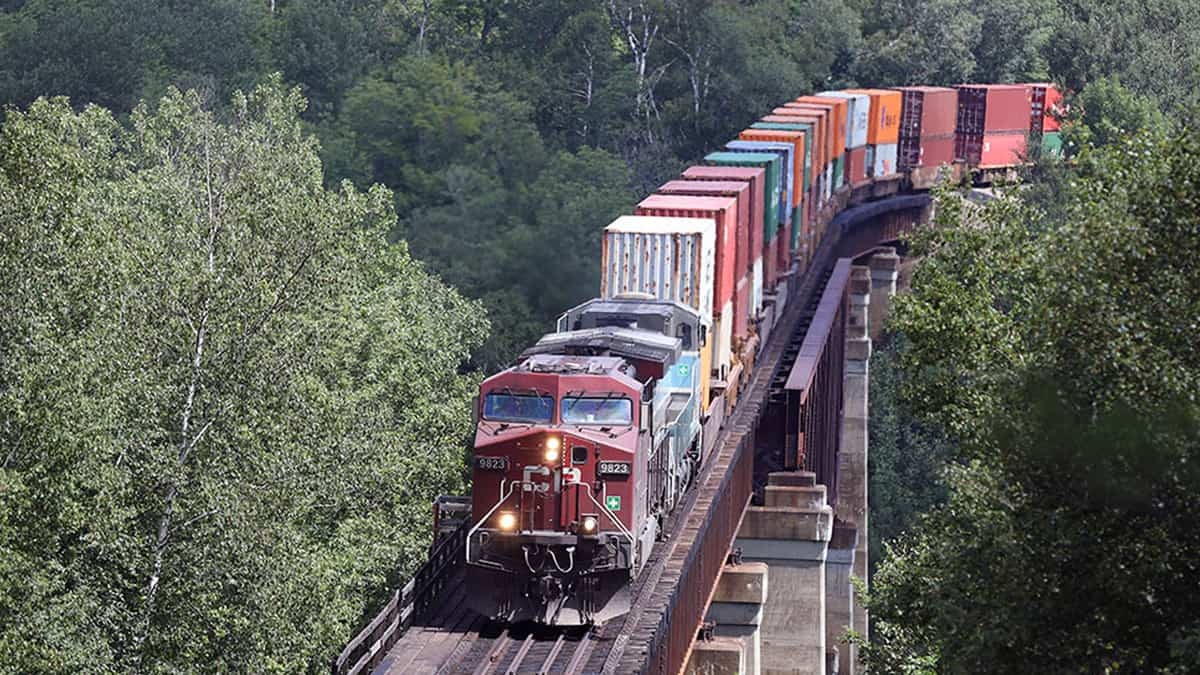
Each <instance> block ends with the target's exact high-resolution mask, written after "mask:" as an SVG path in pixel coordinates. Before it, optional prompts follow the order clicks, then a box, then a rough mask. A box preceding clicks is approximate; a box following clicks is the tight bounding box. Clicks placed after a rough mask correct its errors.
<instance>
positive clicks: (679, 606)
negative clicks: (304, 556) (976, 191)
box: [333, 176, 932, 675]
mask: <svg viewBox="0 0 1200 675" xmlns="http://www.w3.org/2000/svg"><path fill="white" fill-rule="evenodd" d="M916 180H920V177H919V176H890V177H886V178H883V179H876V180H869V181H866V182H863V183H860V184H857V185H855V186H853V187H852V188H846V189H843V190H842V191H841V192H839V193H838V194H836V195H835V196H834V198H833V199H832V201H831V202H830V203H829V204H827V206H826V208H825V209H823V210H822V211H821V212H820V213H818V214H816V216H815V218H816V223H817V227H819V228H821V229H823V230H824V236H823V237H822V240H821V241H822V244H821V247H820V249H819V250H818V251H816V252H815V253H814V255H813V257H812V259H811V261H810V263H809V264H808V265H806V266H805V271H804V272H803V273H801V272H800V271H799V269H800V267H799V265H798V264H796V263H794V264H793V266H792V269H791V270H790V272H789V273H788V274H786V275H784V276H783V277H782V280H781V282H780V283H779V284H778V286H777V287H776V288H775V289H773V292H770V293H768V294H766V296H765V297H766V302H765V303H764V305H765V308H764V313H763V318H762V321H761V323H760V324H759V327H758V328H759V329H758V336H759V339H760V348H759V349H758V352H757V356H756V358H755V361H756V363H754V364H752V367H750V368H747V369H745V371H744V372H746V373H749V374H750V375H748V376H747V379H748V380H749V381H747V382H743V383H742V384H741V385H740V389H741V394H740V399H739V402H738V405H737V407H736V408H735V409H733V410H732V412H731V413H729V414H728V415H727V414H726V412H725V406H724V403H723V401H721V400H720V399H717V400H715V401H714V404H713V406H712V411H713V412H712V414H711V415H710V417H709V419H708V420H707V422H706V424H705V433H704V438H705V439H706V443H705V445H706V447H705V451H706V452H705V457H707V460H706V462H705V464H704V466H703V468H702V471H701V474H700V477H699V479H698V481H697V487H696V488H694V489H692V490H691V491H690V493H689V495H688V497H687V499H686V501H685V503H684V505H683V507H682V508H680V509H679V510H678V511H677V512H676V513H675V514H674V515H673V516H672V519H671V521H670V522H669V524H668V526H667V532H668V533H669V537H668V538H667V539H666V540H665V541H663V542H660V544H659V545H658V546H656V547H655V548H654V551H653V553H652V554H651V558H650V560H649V561H648V563H647V564H646V566H645V568H644V569H643V571H642V573H641V574H640V575H639V577H638V578H637V579H636V580H635V582H634V592H635V598H636V600H635V602H634V608H633V610H632V611H631V612H630V613H629V614H627V615H625V616H623V617H620V618H618V619H615V620H614V621H612V622H609V623H607V624H604V625H601V626H598V627H595V628H593V629H591V630H582V629H578V630H562V629H553V630H552V629H545V628H537V627H529V626H512V627H501V626H494V625H489V624H488V623H487V622H486V621H485V620H484V619H483V618H482V617H479V616H477V615H475V614H473V613H472V612H471V611H470V610H469V609H468V608H467V607H466V604H465V602H464V598H465V593H466V591H465V584H464V583H463V569H462V567H463V563H462V560H463V553H462V549H463V542H464V540H465V532H466V530H465V528H459V529H458V530H457V531H454V532H452V533H449V534H448V535H447V536H446V537H444V538H443V539H442V541H440V543H438V544H437V546H436V547H435V549H434V551H433V552H432V554H431V556H430V558H429V560H428V561H427V562H426V563H425V564H424V565H423V566H422V567H421V569H420V570H419V571H418V573H417V574H416V576H415V577H414V578H413V579H412V580H411V581H410V582H409V583H408V584H407V585H406V586H405V587H404V588H402V589H399V590H397V591H395V592H394V593H393V595H392V597H391V600H390V602H389V603H388V604H387V605H386V606H385V607H384V608H383V610H382V611H380V613H379V614H378V615H377V616H376V617H375V619H374V620H372V621H371V622H370V623H369V624H368V625H367V626H366V627H365V628H364V629H363V630H362V632H360V633H359V635H358V636H357V637H355V638H354V640H353V641H352V642H351V643H350V644H349V645H348V646H347V647H346V648H345V649H344V650H343V652H342V653H341V654H340V655H339V656H338V657H337V658H336V659H335V660H334V663H333V672H334V673H335V675H341V674H343V673H370V672H375V673H396V674H400V673H404V674H408V673H476V674H484V673H558V672H567V673H600V674H610V673H670V674H674V673H685V672H695V673H713V674H717V673H755V674H756V673H772V674H774V673H818V674H825V673H854V672H860V671H861V669H860V668H859V666H858V664H857V654H856V651H855V648H854V646H853V645H852V644H850V643H848V642H847V641H846V634H847V631H848V630H853V631H855V632H857V633H859V634H863V635H865V634H866V632H867V616H866V612H865V611H864V610H863V608H862V607H861V605H860V603H859V600H858V598H857V597H856V593H855V591H854V590H853V587H852V582H851V578H852V577H856V578H858V579H861V580H864V581H865V580H866V578H867V560H868V556H869V554H870V552H869V551H868V550H867V540H868V537H867V528H868V520H867V514H868V508H867V458H868V438H867V418H868V407H867V406H868V397H867V391H868V386H867V377H868V368H867V364H868V359H869V357H870V353H871V340H872V338H877V337H878V336H879V334H880V331H881V330H882V325H883V320H884V318H885V316H886V314H887V311H888V306H889V301H890V297H891V296H892V295H893V294H894V293H895V289H896V281H897V274H898V268H899V260H900V258H899V256H898V255H897V253H896V249H895V248H894V246H895V244H896V243H897V242H898V240H899V238H900V236H901V235H902V234H903V233H904V232H906V231H908V230H909V229H911V228H912V226H913V225H914V224H916V223H918V222H921V221H925V220H928V219H929V217H930V215H931V211H932V204H931V200H930V197H929V195H928V193H927V192H926V191H925V189H926V188H928V184H926V185H920V184H917V185H914V181H916Z"/></svg>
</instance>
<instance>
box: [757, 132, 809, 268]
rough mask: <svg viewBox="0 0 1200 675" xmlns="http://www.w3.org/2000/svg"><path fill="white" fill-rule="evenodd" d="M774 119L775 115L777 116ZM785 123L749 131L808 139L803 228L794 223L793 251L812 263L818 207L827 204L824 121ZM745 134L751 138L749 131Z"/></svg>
mask: <svg viewBox="0 0 1200 675" xmlns="http://www.w3.org/2000/svg"><path fill="white" fill-rule="evenodd" d="M773 117H774V116H773ZM781 119H784V120H786V121H782V122H755V123H754V124H751V125H750V129H749V130H748V131H761V132H768V133H774V132H793V133H799V134H803V137H804V167H803V168H802V170H801V174H800V183H801V185H802V186H803V190H802V191H801V195H802V201H801V203H800V219H799V220H800V223H801V225H800V227H796V226H795V223H794V222H793V227H792V241H791V249H792V250H793V251H794V252H796V254H797V255H799V256H800V257H801V259H802V260H804V262H805V263H807V262H808V260H809V257H810V254H811V251H810V250H809V247H808V242H809V239H810V237H811V234H812V223H813V222H814V221H815V219H816V216H817V208H818V207H819V205H820V204H821V202H822V201H824V197H823V194H822V192H821V185H822V183H821V175H822V171H821V168H822V167H821V165H820V161H821V155H820V151H819V149H818V144H819V143H820V142H821V139H820V127H819V124H818V122H819V121H820V120H819V119H818V118H815V117H796V118H790V117H784V118H781ZM743 135H744V136H746V137H749V136H748V134H747V132H743Z"/></svg>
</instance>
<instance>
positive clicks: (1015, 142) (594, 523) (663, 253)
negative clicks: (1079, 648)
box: [465, 84, 1062, 625]
mask: <svg viewBox="0 0 1200 675" xmlns="http://www.w3.org/2000/svg"><path fill="white" fill-rule="evenodd" d="M1061 100H1062V97H1061V95H1060V94H1059V92H1058V91H1057V90H1056V89H1055V88H1054V86H1053V85H1048V84H1029V85H1025V84H1018V85H961V86H957V87H954V88H944V87H901V88H897V89H848V90H844V91H826V92H820V93H818V94H816V95H812V96H801V97H799V98H797V99H795V100H793V101H789V102H787V103H785V104H783V105H781V106H779V107H777V108H775V109H774V110H773V111H771V114H769V115H767V116H765V117H763V118H762V119H761V120H760V121H759V122H756V123H754V124H752V125H751V126H750V128H748V129H746V130H744V131H742V132H741V133H740V134H739V135H738V138H737V139H736V140H733V141H731V142H729V143H728V144H727V146H726V147H725V148H723V149H722V150H721V151H718V152H714V153H712V154H710V155H708V156H707V157H705V159H704V165H699V166H693V167H691V168H689V169H687V170H686V171H684V172H683V173H682V175H681V176H680V177H679V178H678V179H677V180H672V181H670V182H668V183H666V184H664V185H663V186H662V187H661V188H660V189H659V190H658V191H656V193H655V194H654V195H650V196H649V197H647V198H646V199H645V200H643V201H642V202H641V203H639V204H638V206H637V208H636V210H635V213H634V214H633V215H629V216H623V217H621V218H618V219H617V220H616V221H615V222H613V223H612V224H611V225H609V226H608V227H607V228H606V229H605V231H604V236H603V248H602V250H603V253H602V261H601V269H602V273H601V288H600V296H599V297H597V298H594V299H592V300H588V301H587V302H585V303H583V304H581V305H579V306H577V307H574V308H572V309H570V310H568V311H567V312H566V313H565V314H563V316H562V317H561V318H560V319H559V321H558V325H557V327H556V328H557V329H556V331H555V332H553V333H549V334H547V335H545V336H543V337H542V338H541V339H540V340H538V342H537V344H535V345H533V346H531V347H530V348H529V349H527V350H526V351H525V352H524V353H523V354H521V356H520V357H519V358H518V359H517V361H516V364H515V365H513V366H512V367H511V368H508V369H507V370H504V371H503V372H500V373H498V374H496V375H494V376H492V377H490V378H488V379H486V380H485V381H484V382H483V383H482V384H481V385H480V392H479V397H478V398H477V401H476V407H475V415H476V419H477V421H476V428H475V441H474V457H473V462H474V465H473V475H472V478H473V488H472V495H471V508H470V514H469V516H468V517H469V519H470V527H469V530H468V532H467V537H466V554H465V555H466V563H467V575H468V577H467V579H468V581H467V583H468V598H469V602H470V603H471V604H472V606H473V608H474V609H475V610H476V611H478V612H479V613H481V614H483V615H484V616H487V617H489V618H491V619H495V620H499V621H508V622H518V621H528V620H532V621H535V622H540V623H545V624H553V625H582V624H589V623H596V622H604V621H606V620H609V619H612V618H615V617H618V616H620V615H622V614H623V613H625V612H627V611H629V609H630V603H631V601H632V598H631V596H630V585H631V582H632V580H633V579H634V578H636V576H637V574H638V573H639V571H640V570H641V569H642V567H643V566H644V565H645V564H646V561H647V559H648V557H649V555H650V552H651V550H652V548H653V547H654V545H655V542H656V541H658V540H659V539H660V538H661V537H662V536H663V532H664V519H666V518H667V517H668V516H669V515H670V514H671V512H672V511H673V510H674V509H675V508H676V507H677V506H678V505H679V504H680V502H681V501H682V499H683V497H684V495H685V493H686V491H687V490H688V488H689V486H690V485H691V483H692V481H693V479H694V478H695V477H696V475H697V473H698V471H699V469H700V466H701V465H702V463H703V461H704V459H705V458H704V456H703V448H704V447H705V443H704V440H705V439H704V438H702V429H703V428H704V424H703V422H704V420H706V419H707V417H708V416H709V415H710V414H711V413H712V412H713V411H712V410H711V409H710V408H711V406H712V405H713V403H714V399H715V396H716V395H717V394H718V393H720V394H723V395H722V396H721V397H720V398H719V399H716V400H719V401H720V402H721V405H725V406H728V407H730V408H731V407H732V406H734V405H736V398H737V397H736V392H737V386H738V382H737V380H738V379H739V376H740V374H748V372H749V365H748V364H751V363H753V358H754V355H755V354H754V351H755V349H756V348H757V345H758V341H757V338H756V336H757V334H758V332H759V326H760V324H759V322H760V321H762V320H763V309H764V307H765V306H767V305H768V304H770V303H771V302H772V301H773V300H772V299H773V298H777V297H778V296H777V295H776V288H777V286H779V284H781V283H783V282H784V281H785V278H786V277H787V276H788V275H791V274H798V273H802V272H803V270H804V269H805V267H806V266H807V265H808V263H809V261H810V259H811V257H812V256H813V254H814V253H815V251H816V249H817V247H818V246H819V245H820V243H821V238H822V235H823V232H822V231H821V228H820V226H819V223H820V222H821V219H820V218H818V217H817V216H818V214H819V213H820V212H821V210H822V208H823V207H825V206H826V205H827V204H829V203H830V202H831V200H832V199H833V197H834V196H835V195H837V194H839V193H840V192H842V191H844V190H847V189H851V188H852V187H854V186H859V185H862V184H863V183H865V182H868V181H880V180H897V179H899V180H906V181H908V185H909V186H910V187H913V186H916V187H918V188H919V187H920V186H922V185H925V184H928V182H929V177H930V176H931V175H932V174H933V173H934V172H936V171H937V170H938V169H939V167H944V166H946V165H953V166H957V167H958V168H959V169H960V170H961V169H962V168H963V167H965V168H966V169H968V170H988V169H998V168H1006V167H1012V166H1016V165H1018V164H1021V163H1022V162H1024V161H1025V158H1026V155H1027V154H1028V153H1029V149H1030V146H1029V145H1028V144H1029V143H1030V142H1035V143H1039V144H1041V145H1042V146H1043V147H1044V148H1045V149H1046V150H1047V151H1048V152H1051V153H1054V152H1057V151H1058V150H1059V149H1060V148H1061V141H1060V140H1059V137H1058V131H1059V129H1058V125H1059V119H1058V117H1059V116H1058V114H1057V113H1058V111H1059V108H1060V106H1061ZM743 364H744V365H747V367H746V368H740V367H739V366H740V365H743Z"/></svg>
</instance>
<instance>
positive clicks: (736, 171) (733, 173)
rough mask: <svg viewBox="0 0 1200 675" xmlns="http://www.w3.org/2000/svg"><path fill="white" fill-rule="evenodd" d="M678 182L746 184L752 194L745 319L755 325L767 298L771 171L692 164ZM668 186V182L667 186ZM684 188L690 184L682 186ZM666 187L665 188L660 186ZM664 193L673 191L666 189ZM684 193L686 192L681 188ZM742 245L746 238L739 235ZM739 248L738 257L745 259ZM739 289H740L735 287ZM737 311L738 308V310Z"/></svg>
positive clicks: (746, 254)
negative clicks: (766, 194)
mask: <svg viewBox="0 0 1200 675" xmlns="http://www.w3.org/2000/svg"><path fill="white" fill-rule="evenodd" d="M680 178H681V179H682V180H681V181H672V182H671V183H668V184H667V185H674V184H675V183H677V182H687V183H703V184H707V185H725V184H729V185H739V186H744V187H745V188H746V192H747V193H748V197H749V219H748V220H747V221H746V232H745V242H746V250H745V256H744V257H745V261H746V283H747V285H748V286H749V292H748V295H749V300H748V301H747V303H746V307H745V309H746V312H745V320H746V322H747V323H748V324H749V325H753V323H754V322H755V321H757V320H758V312H759V309H760V308H762V301H763V232H764V231H765V229H766V228H765V220H766V217H767V216H766V213H765V200H764V197H763V194H764V192H763V191H764V189H765V188H766V185H767V171H766V169H763V168H756V167H747V166H692V167H688V169H687V170H685V171H684V172H683V175H682V176H681V177H680ZM664 187H666V186H664ZM679 189H680V190H684V189H686V188H679ZM660 191H662V190H660ZM663 192H664V194H670V193H669V192H666V191H663ZM681 194H683V193H682V192H681ZM738 241H739V244H738V245H739V246H741V242H742V239H741V237H740V235H739V240H738ZM742 257H743V256H742V254H741V253H740V252H739V255H738V259H739V260H740V259H742ZM735 293H736V291H735ZM735 311H736V310H735ZM734 325H735V327H736V325H737V324H736V323H735V324H734Z"/></svg>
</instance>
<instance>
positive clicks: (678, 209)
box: [635, 195, 738, 380]
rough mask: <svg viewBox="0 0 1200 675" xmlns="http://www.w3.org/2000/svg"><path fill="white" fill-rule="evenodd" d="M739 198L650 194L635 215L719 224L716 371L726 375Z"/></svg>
mask: <svg viewBox="0 0 1200 675" xmlns="http://www.w3.org/2000/svg"><path fill="white" fill-rule="evenodd" d="M737 212H738V203H737V199H735V198H733V197H694V196H685V195H650V196H649V197H646V198H645V199H643V200H642V201H641V202H639V203H638V205H637V210H636V211H635V213H636V215H639V216H662V217H666V218H703V219H707V220H711V221H712V222H713V224H714V225H715V226H716V231H715V234H716V240H715V242H714V246H715V255H716V257H715V258H714V264H715V273H714V283H713V324H712V326H713V329H712V337H713V339H712V341H711V342H712V345H713V375H714V376H715V377H717V378H718V379H721V380H723V379H725V376H726V375H727V374H728V369H727V366H728V365H729V364H732V363H733V326H734V323H735V318H734V311H733V299H734V288H735V279H736V278H737V275H736V272H735V268H736V263H737Z"/></svg>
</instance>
